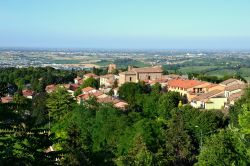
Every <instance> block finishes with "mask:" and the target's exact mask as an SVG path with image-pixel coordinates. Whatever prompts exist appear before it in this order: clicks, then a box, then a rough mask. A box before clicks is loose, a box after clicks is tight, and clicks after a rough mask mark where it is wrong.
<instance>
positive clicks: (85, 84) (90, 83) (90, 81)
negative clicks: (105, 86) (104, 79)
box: [80, 77, 99, 89]
mask: <svg viewBox="0 0 250 166" xmlns="http://www.w3.org/2000/svg"><path fill="white" fill-rule="evenodd" d="M88 86H90V87H93V88H95V89H98V88H99V82H98V81H97V80H96V79H94V78H93V77H90V78H87V79H86V80H85V81H84V82H83V84H82V85H81V86H80V87H81V89H82V88H86V87H88Z"/></svg>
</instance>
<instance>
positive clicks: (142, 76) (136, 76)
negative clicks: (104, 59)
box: [119, 66, 163, 86]
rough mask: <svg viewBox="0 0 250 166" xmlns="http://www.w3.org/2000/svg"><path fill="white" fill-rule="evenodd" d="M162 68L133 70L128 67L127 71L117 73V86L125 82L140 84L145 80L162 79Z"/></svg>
mask: <svg viewBox="0 0 250 166" xmlns="http://www.w3.org/2000/svg"><path fill="white" fill-rule="evenodd" d="M162 73H163V70H162V67H161V66H153V67H143V68H133V67H132V66H129V67H128V71H125V72H122V73H119V86H121V85H122V84H124V83H126V82H135V83H137V82H140V81H147V80H158V79H161V78H162Z"/></svg>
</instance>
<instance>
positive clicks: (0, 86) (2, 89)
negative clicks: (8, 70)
mask: <svg viewBox="0 0 250 166" xmlns="http://www.w3.org/2000/svg"><path fill="white" fill-rule="evenodd" d="M6 93H7V83H5V82H0V98H1V97H3V96H4V95H5V94H6Z"/></svg>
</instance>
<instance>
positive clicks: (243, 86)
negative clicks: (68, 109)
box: [225, 84, 246, 91]
mask: <svg viewBox="0 0 250 166" xmlns="http://www.w3.org/2000/svg"><path fill="white" fill-rule="evenodd" d="M245 87H246V85H245V84H236V85H231V86H228V87H226V88H225V91H234V90H238V89H241V90H243V89H245Z"/></svg>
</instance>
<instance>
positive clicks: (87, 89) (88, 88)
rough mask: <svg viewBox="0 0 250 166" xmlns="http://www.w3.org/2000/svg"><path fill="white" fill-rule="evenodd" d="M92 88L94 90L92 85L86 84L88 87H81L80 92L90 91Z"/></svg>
mask: <svg viewBox="0 0 250 166" xmlns="http://www.w3.org/2000/svg"><path fill="white" fill-rule="evenodd" d="M92 90H95V89H94V88H92V87H90V86H88V87H86V88H83V89H82V92H85V93H88V92H89V91H92Z"/></svg>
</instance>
